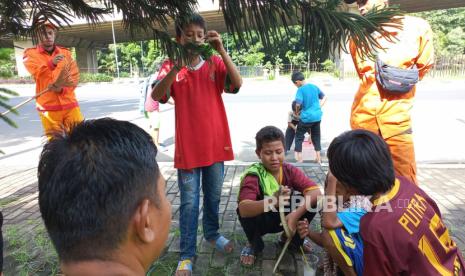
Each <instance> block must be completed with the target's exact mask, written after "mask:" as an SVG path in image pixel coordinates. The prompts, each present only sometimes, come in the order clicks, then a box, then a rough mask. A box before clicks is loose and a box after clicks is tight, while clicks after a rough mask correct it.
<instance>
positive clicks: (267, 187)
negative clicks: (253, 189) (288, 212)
mask: <svg viewBox="0 0 465 276" xmlns="http://www.w3.org/2000/svg"><path fill="white" fill-rule="evenodd" d="M247 175H256V176H258V183H259V184H260V187H261V188H262V191H263V193H264V195H265V196H272V195H273V194H274V193H275V192H277V191H278V190H279V183H278V181H276V178H274V176H273V175H272V174H271V173H270V172H268V171H267V170H266V168H265V167H264V166H263V164H262V163H255V164H253V165H251V166H250V167H248V168H247V169H246V170H245V172H244V173H243V174H242V176H241V187H240V188H239V189H241V188H242V181H243V180H244V178H245V177H246V176H247Z"/></svg>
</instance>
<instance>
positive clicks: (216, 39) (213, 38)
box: [206, 31, 224, 53]
mask: <svg viewBox="0 0 465 276" xmlns="http://www.w3.org/2000/svg"><path fill="white" fill-rule="evenodd" d="M206 42H208V43H210V45H211V46H212V47H213V49H215V50H216V51H217V52H218V53H219V52H221V51H224V47H223V41H222V40H221V36H220V34H219V33H218V32H217V31H208V32H207V36H206Z"/></svg>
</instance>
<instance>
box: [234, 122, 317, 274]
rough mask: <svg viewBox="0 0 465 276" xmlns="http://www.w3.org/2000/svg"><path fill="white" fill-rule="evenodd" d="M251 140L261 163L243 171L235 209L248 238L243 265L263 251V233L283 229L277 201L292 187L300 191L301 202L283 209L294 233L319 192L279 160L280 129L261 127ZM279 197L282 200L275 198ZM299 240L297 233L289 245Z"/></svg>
mask: <svg viewBox="0 0 465 276" xmlns="http://www.w3.org/2000/svg"><path fill="white" fill-rule="evenodd" d="M255 140H256V150H255V152H256V154H257V156H258V158H259V159H260V161H261V162H260V163H256V164H253V165H252V166H250V167H249V168H247V170H246V171H245V172H244V174H243V176H242V179H241V186H240V190H239V198H238V201H239V205H238V208H237V213H238V215H239V222H240V223H241V225H242V228H243V229H244V232H245V234H246V236H247V240H248V245H246V246H245V247H244V248H243V249H242V251H241V263H242V264H243V265H246V266H250V265H253V264H254V262H255V258H256V256H257V254H258V253H260V252H261V251H262V250H263V248H264V243H263V240H262V236H263V235H265V234H267V233H278V232H281V231H283V226H282V225H280V224H281V221H280V216H279V213H278V212H277V211H276V210H277V209H278V208H277V207H278V203H279V202H287V203H288V202H289V200H290V197H291V196H294V195H291V194H292V190H296V191H298V192H300V193H302V195H303V198H304V199H305V200H304V202H300V203H301V205H300V206H299V207H298V208H296V209H295V210H293V211H291V212H286V220H287V222H288V225H289V228H290V230H291V232H292V233H295V230H296V226H297V222H298V221H299V220H300V219H303V218H307V220H308V221H310V220H312V219H313V217H314V215H315V213H310V212H308V211H307V207H310V206H316V204H317V197H318V196H319V195H321V192H320V189H319V187H318V186H317V185H316V184H315V182H313V181H312V180H310V179H309V178H307V177H306V176H305V174H304V173H303V172H302V171H301V170H300V169H298V168H296V167H294V166H292V165H291V164H288V163H283V162H284V152H285V150H284V134H283V132H282V131H281V130H279V129H278V128H276V127H274V126H267V127H264V128H262V129H261V130H260V131H259V132H258V133H257V135H256V136H255ZM280 187H281V189H280ZM280 190H281V192H279V191H280ZM279 197H285V199H281V200H279ZM286 205H287V204H286ZM291 207H292V206H291ZM303 241H304V240H303V239H301V238H300V237H299V235H295V236H294V237H293V240H292V243H291V244H292V245H294V247H296V248H299V247H300V246H301V245H302V244H303Z"/></svg>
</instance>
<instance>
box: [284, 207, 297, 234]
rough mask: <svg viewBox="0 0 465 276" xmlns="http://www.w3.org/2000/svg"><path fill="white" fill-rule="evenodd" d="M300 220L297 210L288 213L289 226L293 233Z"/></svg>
mask: <svg viewBox="0 0 465 276" xmlns="http://www.w3.org/2000/svg"><path fill="white" fill-rule="evenodd" d="M298 220H299V218H298V217H297V216H296V214H295V212H292V213H289V214H287V216H286V221H287V226H288V227H289V230H291V233H295V231H296V230H297V223H298Z"/></svg>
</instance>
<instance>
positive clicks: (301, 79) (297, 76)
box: [291, 71, 305, 87]
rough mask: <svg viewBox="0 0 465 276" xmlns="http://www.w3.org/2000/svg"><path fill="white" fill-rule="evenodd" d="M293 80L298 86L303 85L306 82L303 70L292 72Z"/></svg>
mask: <svg viewBox="0 0 465 276" xmlns="http://www.w3.org/2000/svg"><path fill="white" fill-rule="evenodd" d="M291 80H292V83H293V84H294V85H295V86H297V87H301V86H302V85H304V84H305V76H304V74H302V72H299V71H296V72H294V73H292V76H291Z"/></svg>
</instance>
